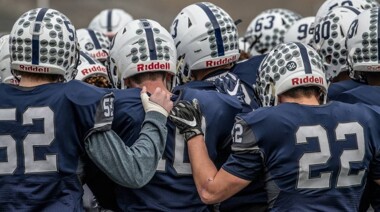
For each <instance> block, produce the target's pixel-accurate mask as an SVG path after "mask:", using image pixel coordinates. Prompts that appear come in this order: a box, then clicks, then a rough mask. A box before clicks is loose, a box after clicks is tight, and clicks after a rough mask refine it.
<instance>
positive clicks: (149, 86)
mask: <svg viewBox="0 0 380 212" xmlns="http://www.w3.org/2000/svg"><path fill="white" fill-rule="evenodd" d="M131 84H132V86H131V87H135V88H142V87H143V86H145V87H146V90H147V92H148V93H154V91H155V90H156V88H157V87H159V88H161V89H162V90H163V91H165V92H167V93H171V92H170V91H169V90H168V88H167V87H166V85H165V83H164V82H163V81H162V80H146V81H144V82H142V83H140V84H135V83H131Z"/></svg>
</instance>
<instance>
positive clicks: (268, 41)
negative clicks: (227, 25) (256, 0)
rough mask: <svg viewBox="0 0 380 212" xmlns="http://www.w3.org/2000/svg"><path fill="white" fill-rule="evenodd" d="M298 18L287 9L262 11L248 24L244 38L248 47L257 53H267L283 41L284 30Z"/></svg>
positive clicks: (298, 17) (297, 15)
mask: <svg viewBox="0 0 380 212" xmlns="http://www.w3.org/2000/svg"><path fill="white" fill-rule="evenodd" d="M299 19H301V16H300V15H299V14H297V13H295V12H293V11H290V10H287V9H282V8H275V9H269V10H265V11H263V12H262V13H260V14H259V15H258V16H256V17H255V18H254V19H253V20H252V21H251V23H250V24H249V25H248V28H247V31H246V34H245V38H246V39H247V40H248V42H249V45H250V47H249V49H254V50H255V51H256V52H258V53H259V54H266V53H268V52H269V51H270V50H272V49H273V48H274V47H275V46H277V45H278V44H280V43H284V35H285V32H286V31H287V30H288V29H289V28H290V27H291V26H292V25H293V24H294V23H295V22H296V21H297V20H299Z"/></svg>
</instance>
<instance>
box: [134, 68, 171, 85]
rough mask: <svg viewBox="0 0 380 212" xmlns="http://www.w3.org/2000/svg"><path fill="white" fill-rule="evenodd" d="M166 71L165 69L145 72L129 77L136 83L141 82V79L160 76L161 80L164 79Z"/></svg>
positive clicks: (153, 78) (158, 77) (152, 78)
mask: <svg viewBox="0 0 380 212" xmlns="http://www.w3.org/2000/svg"><path fill="white" fill-rule="evenodd" d="M166 73H167V72H165V71H155V72H146V73H141V74H136V75H133V76H131V77H129V79H130V80H132V81H133V82H135V83H136V84H141V83H142V82H143V81H146V80H157V79H160V78H161V80H163V81H164V80H165V76H166Z"/></svg>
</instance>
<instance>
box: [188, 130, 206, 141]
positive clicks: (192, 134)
mask: <svg viewBox="0 0 380 212" xmlns="http://www.w3.org/2000/svg"><path fill="white" fill-rule="evenodd" d="M203 135H204V134H203V132H202V130H198V129H192V130H191V131H188V132H185V133H184V137H185V141H186V143H188V142H189V141H190V140H192V139H193V138H195V137H197V136H203Z"/></svg>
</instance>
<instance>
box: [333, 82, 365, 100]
mask: <svg viewBox="0 0 380 212" xmlns="http://www.w3.org/2000/svg"><path fill="white" fill-rule="evenodd" d="M360 85H363V83H360V82H358V81H355V80H344V81H340V82H334V83H331V84H330V85H329V88H328V92H327V98H328V100H336V97H337V96H339V95H340V94H341V93H343V92H345V91H348V90H351V89H353V88H356V87H358V86H360Z"/></svg>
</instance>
